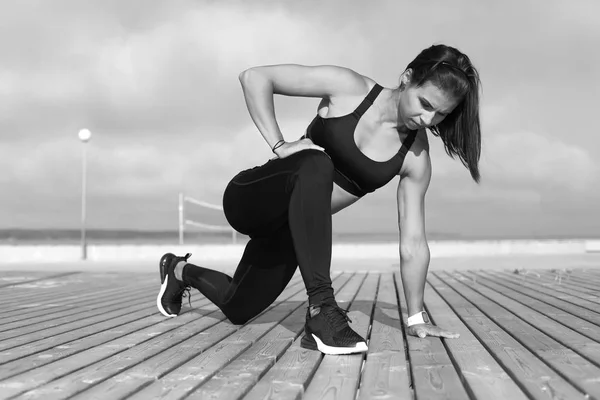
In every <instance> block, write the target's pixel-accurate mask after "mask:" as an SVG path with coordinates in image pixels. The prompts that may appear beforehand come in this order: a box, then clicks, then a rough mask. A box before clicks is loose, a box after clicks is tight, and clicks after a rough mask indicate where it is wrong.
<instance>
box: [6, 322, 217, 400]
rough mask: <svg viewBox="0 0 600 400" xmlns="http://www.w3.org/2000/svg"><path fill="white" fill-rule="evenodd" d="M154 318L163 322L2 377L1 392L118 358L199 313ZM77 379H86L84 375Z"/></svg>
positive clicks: (11, 392)
mask: <svg viewBox="0 0 600 400" xmlns="http://www.w3.org/2000/svg"><path fill="white" fill-rule="evenodd" d="M207 315H209V314H207ZM209 316H210V315H209ZM156 317H159V318H161V319H162V321H160V322H159V323H157V324H154V325H152V326H150V327H147V328H144V329H142V330H137V331H134V332H133V333H130V334H127V335H125V336H122V337H119V338H118V339H116V340H112V341H109V342H106V343H103V344H101V345H99V346H95V347H92V348H89V349H87V350H85V351H81V352H78V353H75V354H73V355H71V356H68V357H66V358H63V359H61V360H59V361H57V362H53V363H51V364H48V365H44V366H43V367H41V368H35V369H32V370H29V371H27V372H25V373H22V374H19V375H16V376H13V377H11V378H10V379H7V380H3V381H1V382H0V391H1V392H2V393H6V395H7V396H8V395H10V396H15V395H22V394H23V393H24V392H25V391H27V390H31V389H35V388H37V387H40V386H42V385H44V384H47V383H49V382H51V381H52V380H54V379H57V378H62V377H68V376H69V374H71V373H73V372H74V371H77V370H79V369H81V368H84V367H86V366H90V365H93V364H94V363H98V362H102V361H103V360H106V359H111V357H113V356H115V355H116V356H117V357H118V355H119V354H120V353H123V352H124V351H125V350H127V349H129V348H135V347H136V346H138V345H140V344H142V343H145V342H148V341H151V340H157V339H156V337H162V338H163V340H164V338H165V337H169V336H168V335H172V334H173V333H172V332H176V331H177V329H183V328H184V327H185V326H186V325H187V324H190V323H196V324H197V323H198V322H197V321H200V319H199V318H198V315H196V314H195V313H192V312H186V313H184V314H183V315H180V316H178V317H177V318H165V317H164V316H157V315H156V314H155V315H154V316H152V317H148V318H154V319H156ZM202 320H204V319H202ZM79 378H81V379H85V377H83V378H82V377H79ZM33 395H35V390H34V391H33V392H32V393H30V396H33ZM56 396H57V397H60V393H58V394H56Z"/></svg>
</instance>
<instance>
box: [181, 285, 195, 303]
mask: <svg viewBox="0 0 600 400" xmlns="http://www.w3.org/2000/svg"><path fill="white" fill-rule="evenodd" d="M191 289H192V288H191V287H190V286H185V287H184V288H183V289H181V292H180V293H181V297H187V299H188V303H189V305H190V308H192V292H191Z"/></svg>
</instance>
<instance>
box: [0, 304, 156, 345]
mask: <svg viewBox="0 0 600 400" xmlns="http://www.w3.org/2000/svg"><path fill="white" fill-rule="evenodd" d="M155 298H156V294H153V295H150V296H146V297H140V298H138V299H136V300H135V301H132V302H131V304H128V305H126V306H124V307H120V308H118V309H117V310H113V311H109V309H108V308H107V309H101V310H96V311H94V312H92V313H90V315H89V316H88V317H86V318H81V319H78V320H76V321H71V322H68V321H66V322H65V323H63V324H61V325H59V326H49V327H48V328H42V329H34V330H31V332H29V330H28V329H24V332H23V334H21V335H19V336H16V335H15V336H12V337H6V338H5V339H2V340H0V351H4V350H6V349H10V348H13V347H17V346H20V345H24V344H27V343H32V342H35V341H38V340H42V339H44V338H47V337H48V336H53V335H57V334H59V333H64V332H69V331H71V330H74V329H81V328H84V327H86V326H88V325H92V324H96V323H98V322H102V321H108V320H110V319H112V318H116V317H120V316H122V315H126V314H129V313H135V312H137V311H139V310H142V309H144V308H147V307H148V304H152V303H151V301H152V299H155ZM48 325H51V323H50V324H48Z"/></svg>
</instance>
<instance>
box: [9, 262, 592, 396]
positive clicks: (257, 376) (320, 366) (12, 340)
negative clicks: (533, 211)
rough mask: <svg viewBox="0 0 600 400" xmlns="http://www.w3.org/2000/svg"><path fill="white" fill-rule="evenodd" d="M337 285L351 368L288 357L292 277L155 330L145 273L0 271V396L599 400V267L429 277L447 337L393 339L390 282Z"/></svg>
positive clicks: (297, 331) (295, 314) (296, 299)
mask: <svg viewBox="0 0 600 400" xmlns="http://www.w3.org/2000/svg"><path fill="white" fill-rule="evenodd" d="M334 287H335V290H336V297H337V299H338V302H339V303H340V304H341V305H342V306H343V307H346V308H348V309H349V310H350V313H349V316H350V317H351V318H352V321H353V323H352V326H353V327H354V328H355V329H356V330H357V331H358V332H359V333H360V334H362V335H364V336H365V337H367V338H368V341H369V352H368V353H366V354H364V355H351V356H323V355H321V353H319V352H315V351H309V350H304V349H302V348H300V347H299V342H300V337H301V333H302V329H303V324H304V316H305V311H306V308H305V307H306V294H305V292H304V287H303V284H302V282H301V280H300V277H299V275H297V276H295V278H294V279H293V281H292V283H291V284H290V285H289V286H288V288H287V289H286V290H285V292H284V293H283V294H282V295H281V296H280V298H279V299H278V301H277V302H276V303H274V304H273V306H272V307H271V308H270V309H268V310H267V311H266V312H265V313H263V314H262V315H260V316H258V317H257V318H255V319H254V320H253V321H251V322H249V323H247V324H246V325H244V326H235V325H232V324H231V323H229V322H228V321H226V320H225V318H224V316H223V314H222V313H221V312H220V311H219V310H218V309H216V308H215V307H214V306H212V305H211V304H210V303H209V302H208V301H207V300H206V299H205V298H203V297H202V296H201V295H200V294H199V293H198V292H196V291H194V293H193V295H192V307H191V308H190V307H189V306H188V305H187V304H186V305H185V307H184V313H183V314H182V315H180V316H179V317H177V318H164V317H163V316H162V315H160V314H159V313H158V311H157V309H156V305H155V296H156V294H157V291H158V277H157V276H154V275H152V276H151V275H147V274H132V273H99V272H97V273H93V272H89V273H62V274H58V273H54V274H53V273H51V272H38V273H36V272H0V304H2V305H3V307H2V310H1V311H0V398H2V399H7V398H23V399H38V398H39V399H44V400H48V399H65V398H69V399H71V398H75V399H86V400H87V399H111V400H112V399H121V398H128V399H154V398H161V399H162V398H166V399H180V398H186V399H217V398H218V399H219V400H227V399H238V398H245V399H266V398H274V399H275V398H276V399H300V398H304V399H322V398H326V399H352V400H354V399H359V400H360V399H417V400H421V399H426V400H430V399H442V398H443V399H485V400H490V399H503V400H505V399H510V400H513V399H568V400H572V399H584V398H585V399H600V328H599V327H600V289H599V288H600V270H591V269H590V270H584V269H575V270H572V271H565V270H559V271H551V270H529V271H524V270H521V271H488V272H482V271H462V272H458V271H453V272H437V271H435V272H430V274H429V276H428V283H427V287H426V296H425V299H426V308H427V311H428V312H429V314H430V316H431V319H432V320H433V322H434V323H437V324H439V325H441V326H443V327H445V328H447V329H450V330H455V331H458V332H459V333H460V334H461V336H460V338H459V339H454V340H440V339H437V338H425V339H419V338H415V337H407V336H406V335H405V333H404V326H403V322H402V321H404V320H405V319H406V309H405V307H404V295H403V292H402V285H401V283H400V280H399V275H398V274H392V273H368V274H367V273H356V272H348V273H344V272H335V273H334ZM399 300H400V302H399Z"/></svg>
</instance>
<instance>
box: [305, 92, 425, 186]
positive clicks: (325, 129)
mask: <svg viewBox="0 0 600 400" xmlns="http://www.w3.org/2000/svg"><path fill="white" fill-rule="evenodd" d="M382 89H383V88H382V87H381V86H380V85H378V84H375V86H373V89H371V91H370V92H369V94H368V95H367V97H365V99H364V100H363V101H362V103H360V105H359V106H358V107H357V108H356V110H354V112H352V113H351V114H347V115H344V116H341V117H335V118H322V117H320V116H319V115H317V116H316V117H315V119H313V121H312V122H311V123H310V125H309V126H308V128H307V129H306V135H305V137H308V138H310V139H311V140H312V141H313V142H314V143H315V144H316V145H319V146H321V147H323V148H324V149H325V152H326V153H327V154H328V155H329V157H331V160H332V161H333V165H334V167H335V175H334V182H335V183H336V184H338V186H340V187H341V188H342V189H344V190H346V191H347V192H349V193H351V194H353V195H355V196H359V197H362V196H364V195H365V194H367V193H371V192H373V191H375V190H376V189H378V188H380V187H382V186H384V185H385V184H386V183H388V182H389V181H391V180H392V179H393V178H394V176H396V175H398V172H400V168H401V167H402V163H403V162H404V158H405V156H406V153H407V152H408V150H409V149H410V146H411V145H412V144H413V142H414V141H415V137H416V136H417V131H416V130H415V131H411V132H410V133H409V134H408V137H407V138H406V140H404V142H403V143H402V147H401V148H400V150H399V151H398V153H397V154H396V155H394V157H392V158H391V159H390V160H388V161H383V162H379V161H375V160H372V159H371V158H369V157H367V156H366V155H365V154H363V152H362V151H360V149H359V148H358V147H357V146H356V142H355V141H354V131H355V129H356V125H357V124H358V121H359V120H360V118H361V117H362V115H363V114H364V113H365V111H367V109H368V108H369V107H370V106H371V105H372V104H373V101H374V100H375V99H376V98H377V96H378V95H379V93H380V92H381V90H382Z"/></svg>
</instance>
